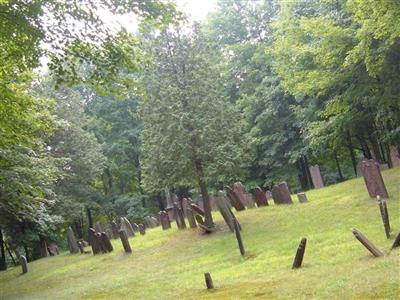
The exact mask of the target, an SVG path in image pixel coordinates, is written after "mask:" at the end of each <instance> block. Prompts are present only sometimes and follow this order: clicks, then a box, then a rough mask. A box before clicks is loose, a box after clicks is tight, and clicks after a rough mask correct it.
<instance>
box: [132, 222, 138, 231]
mask: <svg viewBox="0 0 400 300" xmlns="http://www.w3.org/2000/svg"><path fill="white" fill-rule="evenodd" d="M132 228H133V231H134V232H139V225H138V224H136V223H133V224H132Z"/></svg>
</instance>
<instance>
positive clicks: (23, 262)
mask: <svg viewBox="0 0 400 300" xmlns="http://www.w3.org/2000/svg"><path fill="white" fill-rule="evenodd" d="M19 263H20V265H21V268H22V274H25V273H28V261H27V260H26V257H25V256H23V255H21V256H20V257H19Z"/></svg>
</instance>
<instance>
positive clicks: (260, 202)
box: [253, 186, 268, 207]
mask: <svg viewBox="0 0 400 300" xmlns="http://www.w3.org/2000/svg"><path fill="white" fill-rule="evenodd" d="M253 195H254V199H255V200H256V203H257V206H258V207H260V206H268V200H267V196H266V195H265V193H264V192H263V191H262V189H261V188H260V187H259V186H256V187H255V188H254V190H253Z"/></svg>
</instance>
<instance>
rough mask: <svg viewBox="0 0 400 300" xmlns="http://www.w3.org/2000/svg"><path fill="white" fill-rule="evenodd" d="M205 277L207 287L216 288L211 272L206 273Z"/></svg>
mask: <svg viewBox="0 0 400 300" xmlns="http://www.w3.org/2000/svg"><path fill="white" fill-rule="evenodd" d="M204 279H205V281H206V286H207V289H213V288H214V283H213V281H212V278H211V275H210V273H204Z"/></svg>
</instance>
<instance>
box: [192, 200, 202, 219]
mask: <svg viewBox="0 0 400 300" xmlns="http://www.w3.org/2000/svg"><path fill="white" fill-rule="evenodd" d="M190 208H191V209H192V210H193V211H194V212H195V213H196V214H199V215H200V216H204V210H203V209H202V208H201V207H200V206H198V205H197V204H196V203H191V204H190Z"/></svg>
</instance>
